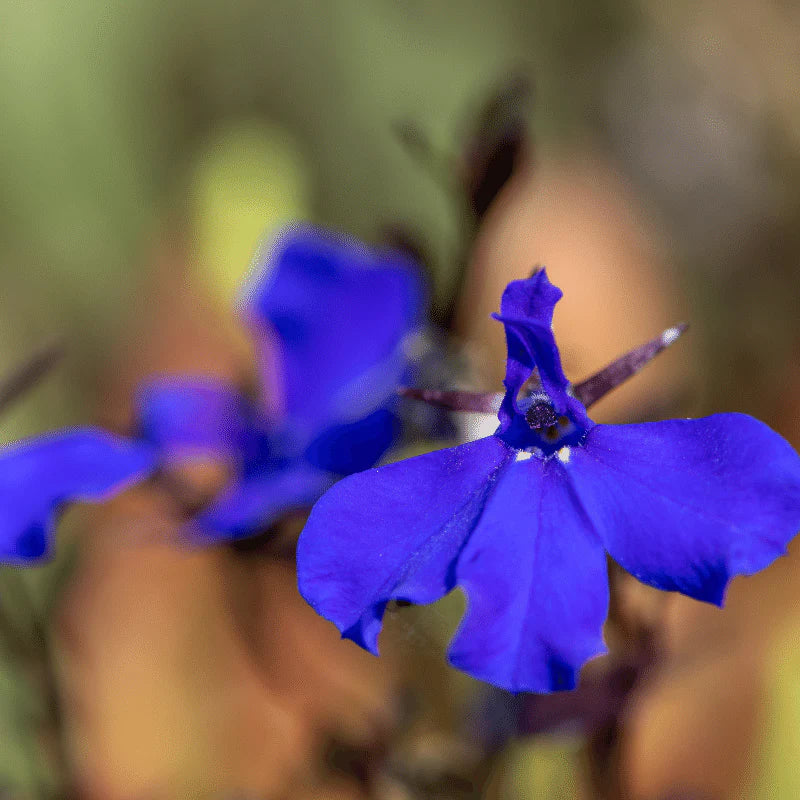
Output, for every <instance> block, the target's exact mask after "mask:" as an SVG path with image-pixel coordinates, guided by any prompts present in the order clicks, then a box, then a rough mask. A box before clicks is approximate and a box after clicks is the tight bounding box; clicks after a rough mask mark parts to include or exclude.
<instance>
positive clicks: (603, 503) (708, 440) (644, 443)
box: [566, 414, 800, 605]
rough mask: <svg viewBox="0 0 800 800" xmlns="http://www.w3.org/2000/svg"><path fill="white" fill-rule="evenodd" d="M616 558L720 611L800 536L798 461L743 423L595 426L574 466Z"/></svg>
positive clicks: (579, 488) (775, 438) (725, 419)
mask: <svg viewBox="0 0 800 800" xmlns="http://www.w3.org/2000/svg"><path fill="white" fill-rule="evenodd" d="M566 469H567V471H568V473H569V474H570V475H571V477H572V483H573V486H574V489H575V492H576V496H577V497H578V498H579V500H580V502H581V504H582V505H583V507H584V508H585V509H586V513H587V514H590V515H591V519H592V522H593V524H594V526H595V528H596V530H597V532H598V534H599V535H600V537H601V538H602V539H603V541H604V543H605V546H606V549H607V550H608V552H609V553H610V554H611V556H612V557H613V558H614V559H615V560H616V561H617V562H618V563H619V564H621V565H622V566H623V567H624V568H625V569H626V570H627V571H628V572H630V573H631V574H632V575H634V576H636V577H637V578H638V579H639V580H641V581H643V582H644V583H648V584H650V585H651V586H655V587H657V588H659V589H666V590H674V591H679V592H683V593H684V594H687V595H689V596H690V597H694V598H697V599H698V600H705V601H708V602H711V603H716V604H720V605H721V604H722V601H723V598H724V593H725V588H726V586H727V584H728V581H729V580H730V579H731V578H732V577H733V576H734V575H750V574H752V573H754V572H757V571H758V570H760V569H763V568H764V567H766V566H767V565H768V564H770V563H771V562H772V561H773V560H774V559H775V558H777V557H778V556H780V555H783V554H784V553H785V552H786V546H787V544H788V543H789V541H790V540H791V539H792V538H793V537H794V535H795V534H796V533H797V532H798V530H800V457H798V455H797V453H795V451H794V450H793V449H792V447H791V446H790V445H789V444H788V442H786V441H785V440H784V439H783V438H782V437H781V436H779V435H778V434H777V433H775V432H774V431H772V430H771V429H770V428H769V427H768V426H767V425H765V424H764V423H762V422H759V421H758V420H756V419H753V418H752V417H748V416H745V415H744V414H717V415H714V416H711V417H705V418H703V419H696V420H668V421H666V422H653V423H646V424H642V425H619V426H608V425H597V426H595V427H594V428H592V430H591V431H590V432H589V433H588V435H587V437H586V440H585V443H584V445H583V447H576V448H573V449H572V451H571V455H570V459H569V463H568V464H567V465H566Z"/></svg>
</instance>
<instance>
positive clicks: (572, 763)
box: [500, 737, 580, 800]
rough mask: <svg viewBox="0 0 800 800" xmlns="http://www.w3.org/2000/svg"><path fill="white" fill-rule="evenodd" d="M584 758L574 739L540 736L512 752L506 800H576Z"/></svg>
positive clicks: (507, 763) (514, 748) (520, 744)
mask: <svg viewBox="0 0 800 800" xmlns="http://www.w3.org/2000/svg"><path fill="white" fill-rule="evenodd" d="M579 769H580V759H579V752H578V746H577V744H576V743H575V742H574V741H572V740H570V739H563V738H562V739H559V738H556V737H553V738H548V737H539V738H537V739H535V740H530V741H527V742H524V743H517V744H514V745H512V746H511V747H510V748H509V749H508V755H507V758H506V761H505V764H504V770H503V771H504V774H505V775H506V776H507V777H506V778H505V779H504V791H503V792H502V793H501V795H500V796H501V797H502V798H504V800H538V798H547V800H575V799H576V798H577V797H578V781H577V774H578V771H579Z"/></svg>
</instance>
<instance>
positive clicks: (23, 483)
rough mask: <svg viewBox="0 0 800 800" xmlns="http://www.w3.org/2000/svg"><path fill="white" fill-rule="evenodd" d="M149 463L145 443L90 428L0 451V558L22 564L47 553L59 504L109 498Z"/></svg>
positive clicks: (149, 453) (151, 461)
mask: <svg viewBox="0 0 800 800" xmlns="http://www.w3.org/2000/svg"><path fill="white" fill-rule="evenodd" d="M154 466H155V459H154V455H153V453H152V450H151V448H150V447H148V446H146V445H144V444H140V443H138V442H133V441H129V440H127V439H123V438H120V437H118V436H113V435H111V434H109V433H104V432H103V431H99V430H93V429H90V428H78V429H74V430H65V431H59V432H57V433H49V434H45V435H43V436H39V437H36V438H33V439H29V440H27V441H24V442H20V443H18V444H15V445H13V446H11V447H7V448H5V449H4V450H2V451H0V562H2V563H11V564H26V563H28V562H30V561H35V560H37V559H40V558H43V557H45V556H47V555H49V553H50V551H51V549H52V542H53V537H54V531H55V525H56V517H57V513H58V511H59V510H60V509H61V508H62V506H63V505H64V504H66V503H75V502H101V501H104V500H109V499H110V498H111V497H112V496H113V495H115V494H117V493H118V492H120V491H122V490H124V489H126V488H127V487H129V486H131V485H132V484H133V483H135V482H136V481H139V480H143V479H144V478H146V477H147V476H148V475H149V473H150V472H151V471H152V470H153V468H154Z"/></svg>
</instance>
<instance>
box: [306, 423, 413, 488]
mask: <svg viewBox="0 0 800 800" xmlns="http://www.w3.org/2000/svg"><path fill="white" fill-rule="evenodd" d="M399 428H400V420H399V419H398V418H397V416H396V415H395V414H394V413H393V412H392V411H390V410H389V409H388V408H379V409H378V410H377V411H373V412H372V413H371V414H369V415H368V416H366V417H364V418H363V419H360V420H356V421H355V422H345V423H342V424H341V425H334V426H333V427H331V428H327V429H326V430H324V431H323V432H322V433H321V434H320V435H319V436H317V438H316V439H314V441H313V442H311V444H310V445H309V446H308V448H307V449H306V453H305V457H306V459H307V460H308V461H309V462H310V463H311V464H313V465H314V466H315V467H317V469H320V470H324V471H326V472H334V473H336V474H337V475H352V473H354V472H361V471H362V470H365V469H369V468H370V467H371V466H373V465H374V464H375V463H376V462H377V461H379V460H380V458H381V456H382V455H383V454H384V453H385V452H386V451H387V450H388V449H389V448H390V447H391V446H392V442H394V440H395V439H396V438H397V435H398V432H399Z"/></svg>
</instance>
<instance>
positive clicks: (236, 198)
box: [189, 120, 310, 308]
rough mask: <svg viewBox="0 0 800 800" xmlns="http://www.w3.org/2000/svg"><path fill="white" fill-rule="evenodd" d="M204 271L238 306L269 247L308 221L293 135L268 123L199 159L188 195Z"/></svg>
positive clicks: (222, 135) (228, 131)
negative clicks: (285, 229)
mask: <svg viewBox="0 0 800 800" xmlns="http://www.w3.org/2000/svg"><path fill="white" fill-rule="evenodd" d="M189 193H190V203H191V216H192V224H193V228H194V236H195V248H196V254H197V259H196V261H197V269H198V270H199V271H200V273H201V275H202V277H203V278H204V279H205V281H206V282H207V283H208V285H209V286H210V288H211V289H212V290H213V291H214V294H215V295H216V296H217V297H218V298H219V299H220V300H221V301H222V302H223V303H224V304H225V306H226V308H229V307H230V306H231V303H232V300H233V298H234V296H235V294H236V292H237V291H238V290H239V289H240V287H241V283H242V279H243V277H244V276H245V275H246V274H247V272H248V267H249V265H250V264H251V263H253V260H254V257H257V249H258V246H259V243H260V242H262V240H264V239H266V238H268V237H269V235H270V234H272V233H274V232H275V231H276V229H278V228H280V227H282V226H284V225H285V224H287V223H289V222H292V221H294V220H298V219H300V220H304V219H307V218H308V216H309V206H310V203H309V177H308V174H307V172H306V166H305V162H304V160H303V158H302V156H301V154H300V153H299V151H298V150H297V146H296V145H295V143H294V142H293V140H292V139H291V137H290V136H289V134H288V133H287V132H286V131H283V130H281V129H280V128H278V127H277V126H269V125H268V124H266V123H264V122H262V121H256V120H253V121H250V122H241V123H238V124H236V125H232V126H230V127H226V128H222V129H220V130H219V131H218V132H217V133H216V135H215V136H214V137H213V138H212V139H211V140H210V141H209V142H208V143H207V144H206V145H205V146H204V147H203V148H201V149H200V150H198V152H197V153H196V155H195V159H194V166H193V174H192V177H191V185H190V189H189Z"/></svg>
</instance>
